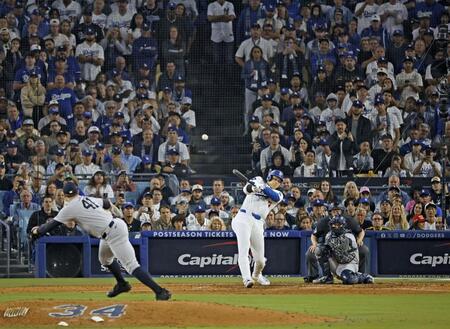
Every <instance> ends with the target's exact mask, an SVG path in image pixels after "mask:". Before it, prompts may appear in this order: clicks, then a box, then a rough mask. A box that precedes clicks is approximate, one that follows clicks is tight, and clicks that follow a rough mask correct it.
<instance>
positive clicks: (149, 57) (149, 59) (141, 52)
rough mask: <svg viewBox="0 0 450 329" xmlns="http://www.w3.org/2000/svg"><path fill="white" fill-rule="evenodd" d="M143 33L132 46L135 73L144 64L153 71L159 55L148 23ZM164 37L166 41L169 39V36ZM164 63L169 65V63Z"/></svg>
mask: <svg viewBox="0 0 450 329" xmlns="http://www.w3.org/2000/svg"><path fill="white" fill-rule="evenodd" d="M141 33H142V34H141V36H140V37H139V38H137V39H136V40H134V41H133V45H132V52H131V60H132V63H133V70H134V72H137V71H138V70H139V68H140V67H142V66H143V65H144V64H145V65H147V67H148V68H149V69H150V70H152V69H153V68H154V66H155V61H156V57H157V55H158V48H157V42H156V40H155V38H154V37H153V36H152V33H151V31H150V26H149V25H148V24H147V23H144V24H143V25H142V31H141ZM164 37H165V38H164V39H166V38H167V36H164ZM164 63H167V61H165V62H164ZM177 69H178V68H177Z"/></svg>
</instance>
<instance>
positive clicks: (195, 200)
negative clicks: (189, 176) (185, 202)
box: [189, 184, 206, 213]
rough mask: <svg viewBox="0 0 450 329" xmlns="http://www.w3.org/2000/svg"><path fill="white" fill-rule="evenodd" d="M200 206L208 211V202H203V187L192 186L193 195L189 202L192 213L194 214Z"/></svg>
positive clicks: (198, 185)
mask: <svg viewBox="0 0 450 329" xmlns="http://www.w3.org/2000/svg"><path fill="white" fill-rule="evenodd" d="M198 206H201V207H203V209H206V202H205V201H204V200H203V186H202V185H200V184H194V185H192V195H191V199H190V201H189V209H190V211H191V213H193V212H194V211H195V209H196V208H197V207H198Z"/></svg>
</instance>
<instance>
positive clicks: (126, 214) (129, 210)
mask: <svg viewBox="0 0 450 329" xmlns="http://www.w3.org/2000/svg"><path fill="white" fill-rule="evenodd" d="M122 213H123V221H124V222H125V224H127V227H128V232H139V231H140V230H141V221H140V220H139V219H137V218H136V217H135V211H134V205H133V204H132V203H131V202H125V203H124V204H123V206H122Z"/></svg>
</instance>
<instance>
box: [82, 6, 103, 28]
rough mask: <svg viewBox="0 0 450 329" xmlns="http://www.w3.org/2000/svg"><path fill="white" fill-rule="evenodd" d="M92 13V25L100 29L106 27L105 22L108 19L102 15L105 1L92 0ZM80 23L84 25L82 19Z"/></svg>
mask: <svg viewBox="0 0 450 329" xmlns="http://www.w3.org/2000/svg"><path fill="white" fill-rule="evenodd" d="M93 5H94V11H93V12H92V23H94V24H97V25H98V26H100V27H101V28H102V29H105V27H106V21H107V19H108V17H107V16H106V15H105V14H104V13H103V9H104V8H105V0H94V4H93ZM80 23H84V20H83V18H81V20H80Z"/></svg>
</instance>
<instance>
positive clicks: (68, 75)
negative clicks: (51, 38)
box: [47, 46, 75, 89]
mask: <svg viewBox="0 0 450 329" xmlns="http://www.w3.org/2000/svg"><path fill="white" fill-rule="evenodd" d="M63 47H64V46H63ZM53 64H54V67H53V69H51V70H49V73H48V79H47V89H53V88H55V79H56V76H57V75H62V76H63V77H64V81H65V86H66V87H68V88H70V89H74V87H75V74H74V72H72V71H70V70H68V66H67V59H66V58H65V57H59V56H58V57H56V58H55V60H54V61H53Z"/></svg>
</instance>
